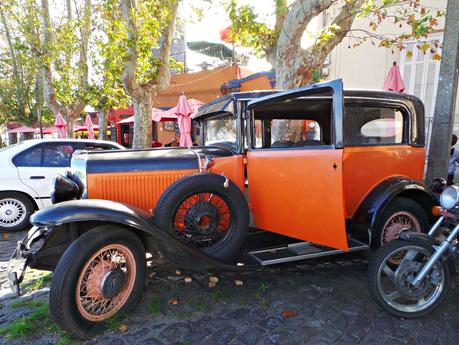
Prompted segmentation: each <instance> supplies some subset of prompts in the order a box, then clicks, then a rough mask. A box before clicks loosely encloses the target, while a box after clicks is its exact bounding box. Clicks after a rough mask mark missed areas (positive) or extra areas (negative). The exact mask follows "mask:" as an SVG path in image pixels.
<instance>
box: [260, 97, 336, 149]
mask: <svg viewBox="0 0 459 345" xmlns="http://www.w3.org/2000/svg"><path fill="white" fill-rule="evenodd" d="M331 105H332V104H331V101H330V100H329V99H325V100H321V99H314V100H308V99H305V98H298V99H291V100H289V102H282V103H279V104H270V105H269V106H268V105H267V106H264V107H261V108H260V109H254V111H253V114H252V116H253V121H252V124H253V125H252V126H253V128H252V148H255V149H257V148H258V149H268V148H272V149H282V148H296V147H311V146H320V145H330V144H331V142H332V137H331V132H332V131H331V127H332V111H331Z"/></svg>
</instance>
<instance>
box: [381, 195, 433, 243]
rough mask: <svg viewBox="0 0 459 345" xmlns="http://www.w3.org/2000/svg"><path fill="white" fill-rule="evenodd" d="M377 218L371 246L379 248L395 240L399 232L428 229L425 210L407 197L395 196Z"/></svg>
mask: <svg viewBox="0 0 459 345" xmlns="http://www.w3.org/2000/svg"><path fill="white" fill-rule="evenodd" d="M378 218H379V219H378V223H377V226H376V228H375V229H374V234H373V236H372V248H379V247H381V246H383V245H385V244H386V243H389V242H391V241H393V240H395V239H396V238H397V236H398V234H399V233H401V232H404V231H409V232H424V231H427V230H428V229H429V219H428V216H427V213H426V211H425V210H424V209H423V208H422V206H421V205H419V204H418V203H417V202H416V201H414V200H412V199H408V198H403V197H397V198H395V199H394V200H393V201H392V202H391V203H390V204H389V205H388V206H386V207H385V208H384V210H383V212H382V213H381V215H380V216H379V217H378Z"/></svg>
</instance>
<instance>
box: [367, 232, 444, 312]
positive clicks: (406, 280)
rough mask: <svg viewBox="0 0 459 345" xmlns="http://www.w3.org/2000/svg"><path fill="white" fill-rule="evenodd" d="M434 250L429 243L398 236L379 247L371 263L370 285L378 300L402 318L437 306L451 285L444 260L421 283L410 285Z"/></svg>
mask: <svg viewBox="0 0 459 345" xmlns="http://www.w3.org/2000/svg"><path fill="white" fill-rule="evenodd" d="M432 253H433V248H432V247H430V246H429V245H427V244H420V243H414V242H410V241H404V240H399V239H397V240H394V241H392V242H390V243H388V244H386V245H384V246H383V247H381V248H380V249H378V250H377V251H376V253H375V254H374V255H373V256H372V257H370V260H369V262H368V286H369V289H370V292H371V294H372V296H373V297H374V299H375V300H376V302H377V303H378V304H379V305H380V306H381V307H382V308H384V309H385V310H386V311H387V312H389V313H390V314H392V315H394V316H396V317H403V318H416V317H421V316H424V315H426V314H428V313H430V312H431V311H432V310H434V309H435V308H437V307H438V306H439V305H440V304H441V303H442V301H443V300H444V299H445V298H446V295H447V293H448V290H449V287H450V281H451V275H450V270H449V268H448V266H447V265H446V264H445V263H441V262H437V263H435V265H434V266H433V268H432V270H431V271H430V272H429V273H428V274H427V276H426V277H425V278H424V279H423V281H422V282H421V284H420V285H419V286H417V287H415V286H413V285H412V284H410V282H411V281H412V280H413V279H414V277H416V275H417V273H418V272H419V271H420V270H421V268H422V267H423V266H424V264H425V263H426V262H427V261H428V260H429V258H430V257H431V255H432Z"/></svg>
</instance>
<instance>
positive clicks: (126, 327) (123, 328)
mask: <svg viewBox="0 0 459 345" xmlns="http://www.w3.org/2000/svg"><path fill="white" fill-rule="evenodd" d="M128 329H129V327H128V325H126V324H124V323H122V324H121V325H119V326H118V331H120V332H121V333H124V332H126V331H127V330H128Z"/></svg>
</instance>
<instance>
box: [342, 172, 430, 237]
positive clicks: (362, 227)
mask: <svg viewBox="0 0 459 345" xmlns="http://www.w3.org/2000/svg"><path fill="white" fill-rule="evenodd" d="M396 197H406V198H409V199H413V200H414V201H416V202H418V203H419V204H420V205H421V206H422V207H423V208H424V210H425V212H426V213H427V214H428V217H432V216H431V214H432V212H431V211H432V207H433V206H435V205H438V201H437V198H436V196H435V194H433V193H432V192H431V191H430V190H429V188H428V187H427V186H426V185H425V184H424V183H422V182H420V181H417V180H412V179H408V178H406V177H402V176H398V177H391V178H389V179H387V180H384V181H383V182H381V183H380V184H379V185H377V186H376V187H375V188H374V189H373V190H372V191H371V192H370V193H369V194H368V195H367V196H366V197H365V199H364V200H363V201H362V203H361V204H360V206H359V207H358V209H357V211H356V212H355V214H354V216H353V218H352V220H351V224H350V226H351V230H350V231H351V232H352V234H353V235H354V236H355V237H356V238H357V239H360V240H361V241H364V242H366V243H371V234H372V232H373V230H374V229H375V227H376V226H377V224H378V221H379V217H380V216H381V214H382V212H383V211H384V209H385V207H386V206H387V205H389V204H390V202H391V201H393V200H394V199H395V198H396ZM431 220H432V219H431Z"/></svg>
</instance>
